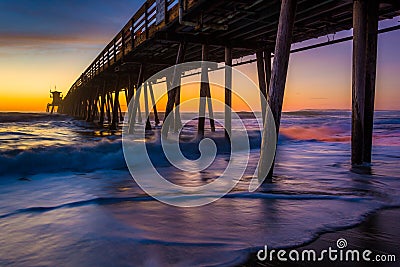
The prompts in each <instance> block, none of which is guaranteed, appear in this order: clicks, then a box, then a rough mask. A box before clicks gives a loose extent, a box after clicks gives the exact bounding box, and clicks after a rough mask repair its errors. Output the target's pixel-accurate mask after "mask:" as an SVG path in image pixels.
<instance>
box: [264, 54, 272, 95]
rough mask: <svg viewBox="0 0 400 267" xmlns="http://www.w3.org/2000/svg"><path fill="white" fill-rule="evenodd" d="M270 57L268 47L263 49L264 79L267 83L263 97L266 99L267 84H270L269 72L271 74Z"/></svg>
mask: <svg viewBox="0 0 400 267" xmlns="http://www.w3.org/2000/svg"><path fill="white" fill-rule="evenodd" d="M271 61H272V57H271V51H270V50H269V49H265V50H264V66H265V67H264V69H265V81H266V84H267V88H266V89H267V92H266V96H265V99H266V100H267V101H268V95H269V86H270V84H271V74H272V64H271Z"/></svg>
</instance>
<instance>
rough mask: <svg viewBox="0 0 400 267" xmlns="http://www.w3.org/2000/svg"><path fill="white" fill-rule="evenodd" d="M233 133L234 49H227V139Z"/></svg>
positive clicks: (227, 47)
mask: <svg viewBox="0 0 400 267" xmlns="http://www.w3.org/2000/svg"><path fill="white" fill-rule="evenodd" d="M231 133H232V48H231V47H229V46H226V47H225V137H226V138H229V137H230V136H231Z"/></svg>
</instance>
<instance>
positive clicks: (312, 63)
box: [0, 0, 400, 111]
mask: <svg viewBox="0 0 400 267" xmlns="http://www.w3.org/2000/svg"><path fill="white" fill-rule="evenodd" d="M142 3H143V1H141V0H119V1H108V0H89V1H79V0H38V1H32V0H0V58H1V60H0V75H1V79H0V111H44V110H45V106H46V104H47V103H48V101H49V100H50V99H49V90H50V87H51V88H52V89H54V86H57V89H59V90H61V91H63V92H64V94H65V93H66V92H67V91H68V89H69V88H70V86H71V85H72V84H73V83H74V81H75V80H76V78H77V77H78V76H79V75H80V74H81V73H82V72H83V71H84V69H85V68H86V67H87V66H88V65H89V64H90V63H91V62H92V60H93V59H94V58H95V57H96V56H97V55H98V53H99V52H100V51H101V50H102V49H103V48H104V47H105V45H106V44H107V43H108V42H109V41H110V40H111V39H112V38H113V36H114V35H115V34H116V33H117V32H118V31H119V30H120V29H121V28H122V26H123V25H125V23H126V22H127V21H128V20H129V19H130V17H131V16H132V15H133V14H134V12H135V11H136V10H137V9H138V8H139V6H140V5H141V4H142ZM398 20H399V18H397V19H395V20H391V21H385V22H383V23H381V27H386V26H391V25H397V24H399V22H398ZM349 34H351V33H350V32H347V33H341V34H338V35H337V37H339V36H348V35H349ZM320 39H321V40H320V41H326V40H327V38H326V37H323V38H320ZM314 42H315V41H314ZM399 44H400V31H397V32H391V33H386V34H382V35H380V37H379V54H378V77H377V78H378V80H377V99H376V108H377V109H399V104H398V103H400V93H399V91H398V89H399V84H400V75H399V70H400V50H399ZM301 45H302V44H296V45H295V47H300V46H301ZM351 50H352V44H351V42H346V43H341V44H337V45H334V46H329V47H324V48H319V49H314V50H311V51H307V52H301V53H297V54H293V55H292V57H291V61H290V69H289V77H288V83H287V89H286V95H285V103H284V109H285V110H299V109H349V108H350V106H351V58H352V57H351ZM239 69H240V70H242V71H244V72H246V73H247V74H248V75H249V76H250V77H251V78H252V79H254V80H257V78H256V72H255V70H256V69H255V65H254V64H253V65H249V66H245V67H240V68H239ZM254 97H258V96H254Z"/></svg>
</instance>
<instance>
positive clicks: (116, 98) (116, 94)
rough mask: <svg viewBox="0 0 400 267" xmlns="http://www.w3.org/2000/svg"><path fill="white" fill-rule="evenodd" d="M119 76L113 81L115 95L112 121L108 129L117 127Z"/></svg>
mask: <svg viewBox="0 0 400 267" xmlns="http://www.w3.org/2000/svg"><path fill="white" fill-rule="evenodd" d="M119 90H120V88H119V77H117V80H116V83H115V96H114V105H113V109H112V121H111V126H110V130H114V131H115V130H117V129H118V106H119Z"/></svg>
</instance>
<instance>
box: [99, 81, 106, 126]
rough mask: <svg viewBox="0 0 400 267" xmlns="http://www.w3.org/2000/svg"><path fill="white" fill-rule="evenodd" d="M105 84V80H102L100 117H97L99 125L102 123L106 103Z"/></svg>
mask: <svg viewBox="0 0 400 267" xmlns="http://www.w3.org/2000/svg"><path fill="white" fill-rule="evenodd" d="M106 86H107V82H106V80H104V83H103V89H102V91H101V103H100V118H99V125H103V124H104V109H105V105H106V92H105V91H106Z"/></svg>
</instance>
